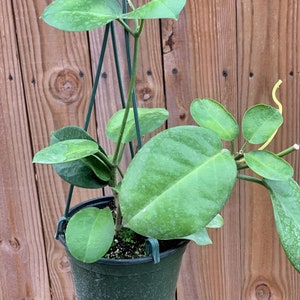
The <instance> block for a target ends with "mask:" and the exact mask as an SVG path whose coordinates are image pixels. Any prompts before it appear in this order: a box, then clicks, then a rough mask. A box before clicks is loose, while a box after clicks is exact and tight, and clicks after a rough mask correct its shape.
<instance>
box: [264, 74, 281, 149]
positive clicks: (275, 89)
mask: <svg viewBox="0 0 300 300" xmlns="http://www.w3.org/2000/svg"><path fill="white" fill-rule="evenodd" d="M281 83H282V80H280V79H279V80H278V81H277V82H276V83H275V85H274V87H273V89H272V99H273V101H274V102H275V103H276V104H277V106H278V110H279V112H280V114H281V115H282V104H281V103H280V102H279V100H278V99H277V98H276V92H277V90H278V89H279V87H280V85H281ZM277 131H278V129H277V130H276V131H275V132H274V133H273V134H272V136H271V137H270V138H269V139H268V140H267V141H266V142H265V143H264V144H263V145H262V146H261V147H260V148H259V149H258V150H264V149H265V148H266V147H267V146H268V145H269V144H270V143H271V142H272V140H273V138H274V136H275V135H276V133H277Z"/></svg>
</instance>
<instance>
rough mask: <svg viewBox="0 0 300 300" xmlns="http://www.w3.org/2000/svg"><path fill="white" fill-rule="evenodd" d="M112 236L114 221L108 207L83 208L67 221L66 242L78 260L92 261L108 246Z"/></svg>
mask: <svg viewBox="0 0 300 300" xmlns="http://www.w3.org/2000/svg"><path fill="white" fill-rule="evenodd" d="M113 237H114V221H113V217H112V213H111V211H110V209H109V208H104V209H98V208H95V207H89V208H85V209H83V210H81V211H79V212H78V213H76V214H75V215H74V216H73V217H72V218H71V219H70V221H69V222H68V225H67V229H66V243H67V246H68V249H69V251H70V253H71V254H72V255H73V256H74V257H75V258H76V259H78V260H80V261H82V262H85V263H92V262H95V261H97V260H98V259H100V258H101V257H102V256H103V255H104V254H105V253H106V252H107V251H108V249H109V248H110V246H111V243H112V241H113Z"/></svg>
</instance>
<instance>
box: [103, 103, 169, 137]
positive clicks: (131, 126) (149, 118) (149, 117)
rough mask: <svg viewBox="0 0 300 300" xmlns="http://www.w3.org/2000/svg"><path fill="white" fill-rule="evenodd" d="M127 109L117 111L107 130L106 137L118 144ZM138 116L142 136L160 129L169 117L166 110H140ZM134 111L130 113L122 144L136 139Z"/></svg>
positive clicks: (131, 110)
mask: <svg viewBox="0 0 300 300" xmlns="http://www.w3.org/2000/svg"><path fill="white" fill-rule="evenodd" d="M124 113H125V109H121V110H119V111H117V112H116V113H115V114H114V115H113V116H112V117H111V118H110V120H109V122H108V124H107V128H106V135H107V136H108V137H109V138H110V139H111V140H112V141H114V142H117V140H118V137H119V134H120V130H121V125H122V120H123V117H124ZM138 116H139V122H140V131H141V135H145V134H147V133H150V132H152V131H154V130H155V129H157V128H158V127H160V126H161V125H162V124H163V123H164V122H165V121H166V120H167V119H168V117H169V113H168V111H167V110H166V109H164V108H139V109H138ZM135 126H136V125H135V119H134V113H133V109H132V108H131V109H130V111H129V115H128V118H127V122H126V127H125V131H124V134H123V138H122V142H123V143H127V142H130V141H132V140H134V139H136V136H137V135H136V128H135Z"/></svg>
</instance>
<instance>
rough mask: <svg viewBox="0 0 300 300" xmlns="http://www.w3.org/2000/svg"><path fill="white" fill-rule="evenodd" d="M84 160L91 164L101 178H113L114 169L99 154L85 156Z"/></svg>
mask: <svg viewBox="0 0 300 300" xmlns="http://www.w3.org/2000/svg"><path fill="white" fill-rule="evenodd" d="M82 161H83V163H85V164H86V165H87V166H89V167H90V168H91V169H92V170H93V172H94V173H95V174H96V176H97V177H98V178H100V179H101V180H103V181H109V180H110V179H111V178H112V176H113V171H112V169H111V168H110V167H109V166H108V165H107V164H106V163H105V162H104V161H103V160H102V159H101V158H100V157H98V156H97V155H93V156H89V157H85V158H83V159H82Z"/></svg>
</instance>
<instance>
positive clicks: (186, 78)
mask: <svg viewBox="0 0 300 300" xmlns="http://www.w3.org/2000/svg"><path fill="white" fill-rule="evenodd" d="M235 15H236V8H235V1H227V2H226V3H225V2H222V1H193V2H192V1H189V2H187V6H186V8H185V11H184V13H183V14H182V15H181V16H180V18H179V21H178V22H173V21H170V20H167V21H163V22H162V23H163V27H162V32H163V51H164V55H163V56H164V66H165V80H166V87H165V89H166V97H167V107H168V109H169V110H170V112H171V118H170V120H169V125H170V126H174V125H184V124H192V123H193V122H192V119H191V117H190V113H189V106H190V103H191V101H192V100H193V99H194V98H196V97H199V98H204V97H211V98H215V99H218V100H219V101H221V102H222V103H223V104H224V105H225V106H226V107H227V108H228V109H229V110H230V111H231V112H232V113H233V114H236V112H237V100H236V99H237V83H236V76H237V66H236V47H235V45H236V32H235V30H236V23H235ZM199 184H201V183H199ZM238 190H239V189H238V187H237V188H236V190H235V192H234V194H233V196H232V197H231V199H230V200H229V202H228V203H227V205H226V207H225V209H224V211H223V212H222V214H223V216H224V219H225V226H224V227H223V228H222V229H220V230H217V231H210V233H211V237H212V240H213V243H214V244H213V245H211V246H206V247H201V248H200V247H197V246H195V245H193V244H191V245H190V246H189V249H188V251H187V253H186V254H185V257H184V260H183V264H182V269H181V274H180V278H179V282H178V292H177V295H178V296H177V297H178V300H184V299H239V295H240V286H241V284H242V282H241V276H240V275H241V273H240V260H239V257H240V244H239V236H240V225H239V223H240V219H239V202H238V201H237V200H236V199H237V195H238ZM224 273H226V274H231V276H230V277H228V276H224Z"/></svg>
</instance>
